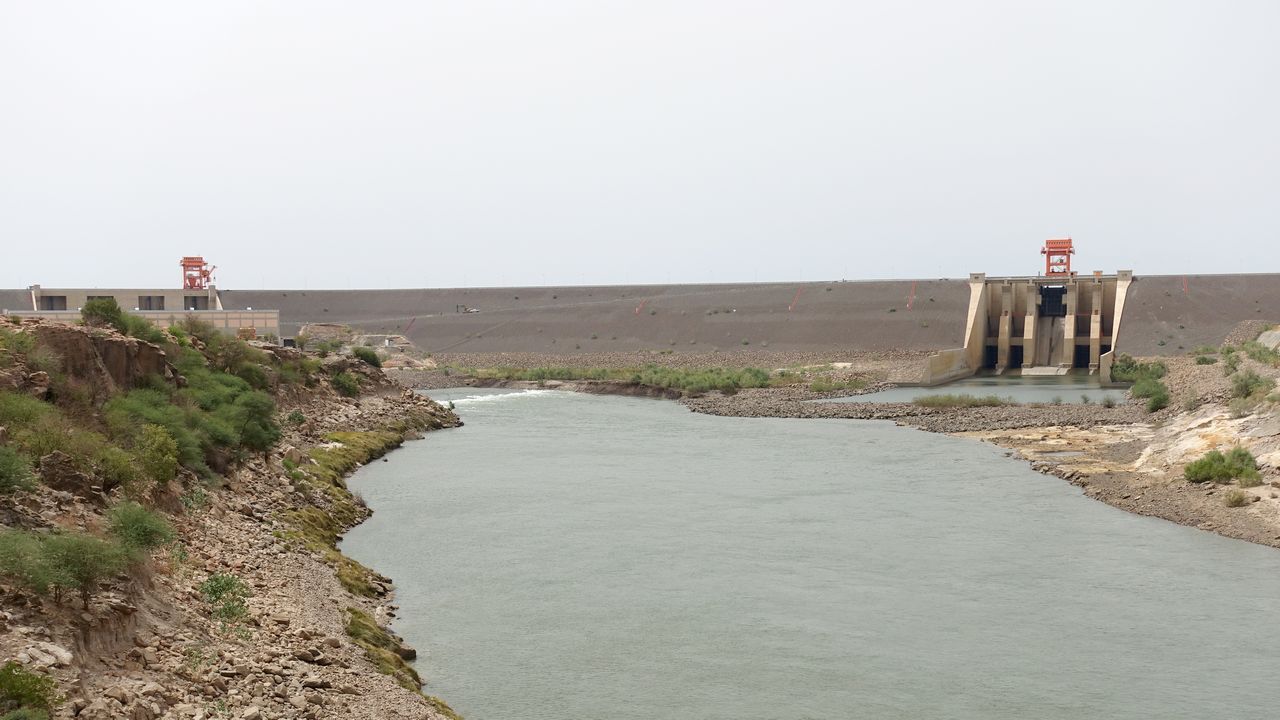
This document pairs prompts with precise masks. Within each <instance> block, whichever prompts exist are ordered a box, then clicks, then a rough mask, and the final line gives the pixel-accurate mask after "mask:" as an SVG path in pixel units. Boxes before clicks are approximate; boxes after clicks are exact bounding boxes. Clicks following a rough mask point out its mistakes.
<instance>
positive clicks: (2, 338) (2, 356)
mask: <svg viewBox="0 0 1280 720" xmlns="http://www.w3.org/2000/svg"><path fill="white" fill-rule="evenodd" d="M35 345H36V339H35V337H34V336H32V335H28V334H27V333H22V332H15V331H13V330H10V329H8V328H0V367H9V366H11V365H13V364H14V363H15V362H16V361H17V360H18V359H19V358H24V357H26V356H27V354H28V353H30V352H31V351H32V350H33V349H35Z"/></svg>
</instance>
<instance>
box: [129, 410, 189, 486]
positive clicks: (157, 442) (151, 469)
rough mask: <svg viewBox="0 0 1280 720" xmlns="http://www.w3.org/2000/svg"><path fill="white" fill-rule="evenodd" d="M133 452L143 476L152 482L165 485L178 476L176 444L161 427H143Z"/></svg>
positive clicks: (148, 425) (152, 424)
mask: <svg viewBox="0 0 1280 720" xmlns="http://www.w3.org/2000/svg"><path fill="white" fill-rule="evenodd" d="M133 451H134V454H135V455H136V456H137V458H138V465H139V467H140V468H141V469H142V472H143V474H144V475H146V477H147V478H148V479H149V480H151V481H152V482H156V483H166V482H169V481H170V480H172V479H173V478H174V477H175V476H176V475H177V474H178V442H177V441H176V440H174V439H173V435H170V434H169V431H168V430H166V429H165V428H164V427H163V426H161V425H156V424H154V423H147V424H145V425H143V426H142V430H141V431H140V432H139V434H138V438H137V440H136V441H135V443H134V448H133Z"/></svg>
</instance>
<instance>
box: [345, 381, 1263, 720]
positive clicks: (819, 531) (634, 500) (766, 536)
mask: <svg viewBox="0 0 1280 720" xmlns="http://www.w3.org/2000/svg"><path fill="white" fill-rule="evenodd" d="M433 396H434V397H437V398H440V399H449V398H455V399H456V403H457V409H458V412H459V413H460V414H461V415H462V417H463V418H464V420H465V421H466V422H467V425H466V427H463V428H460V429H457V430H446V431H442V432H435V433H431V434H429V435H428V436H427V438H426V439H424V440H422V441H418V442H412V443H409V444H407V445H406V446H405V448H404V449H403V450H400V451H397V452H395V453H393V454H392V455H391V456H390V458H389V462H386V463H382V462H379V463H374V464H372V465H370V466H368V467H366V468H364V469H362V470H361V471H360V472H358V473H357V475H356V476H355V477H354V478H353V479H352V482H351V485H352V488H353V489H355V490H357V491H359V492H360V493H362V494H363V495H364V497H365V498H366V500H367V501H368V502H369V504H370V505H371V506H372V507H373V508H374V509H375V511H376V514H375V515H374V516H373V518H372V519H371V520H370V521H369V522H366V523H365V524H364V525H362V526H360V527H359V528H357V529H355V530H353V531H352V532H351V533H350V534H349V535H348V537H347V539H346V541H345V542H344V544H343V549H344V550H345V551H346V552H347V553H349V554H350V555H352V556H353V557H355V558H356V559H358V560H360V561H361V562H364V563H366V564H368V565H371V566H372V567H374V568H377V569H378V570H380V571H382V572H384V573H386V574H388V575H390V576H392V577H394V578H395V580H396V583H397V586H398V588H399V590H398V596H397V602H398V603H399V604H400V605H401V606H402V611H401V613H400V614H401V616H402V618H401V619H400V620H398V621H397V622H396V623H395V626H394V627H395V629H396V630H397V631H398V632H400V633H401V634H402V635H404V637H405V638H406V639H407V640H408V641H409V642H410V643H412V644H413V645H415V646H416V647H417V648H418V650H419V651H420V653H421V658H420V660H419V661H418V663H417V666H418V669H419V670H420V671H421V672H422V675H423V677H424V678H426V679H427V682H428V691H429V692H431V693H433V694H437V695H440V696H441V697H443V698H445V699H446V700H448V701H449V702H450V703H451V704H452V705H453V706H454V708H455V709H456V710H458V711H459V712H460V713H461V714H463V715H464V716H466V717H467V718H468V720H517V719H519V720H536V719H542V718H546V719H551V718H556V719H557V720H597V719H599V720H629V719H631V718H637V719H638V718H646V719H647V718H690V719H697V720H702V719H721V718H723V719H724V720H729V719H733V720H738V719H740V718H759V719H767V718H787V719H788V720H794V719H801V718H869V719H897V718H901V719H903V720H907V719H910V720H920V719H932V718H939V719H942V718H948V719H955V718H973V719H975V720H979V719H980V720H992V719H1000V718H1018V719H1044V718H1064V719H1065V718H1070V719H1071V720H1080V719H1087V718H1161V719H1169V718H1195V719H1196V720H1204V719H1206V718H1230V719H1233V720H1243V719H1246V718H1275V717H1277V716H1278V714H1280V685H1278V684H1277V681H1276V679H1275V677H1274V669H1275V663H1276V661H1277V659H1280V625H1278V624H1277V623H1276V622H1274V618H1275V614H1276V612H1277V611H1278V610H1280V552H1277V551H1276V550H1274V549H1270V548H1264V547H1260V546H1256V545H1250V544H1247V543H1244V542H1240V541H1235V540H1227V539H1224V538H1221V537H1218V536H1215V535H1212V534H1209V533H1205V532H1201V531H1197V530H1193V529H1189V528H1184V527H1180V526H1177V525H1174V524H1171V523H1167V522H1163V521H1160V520H1154V519H1150V518H1143V517H1138V516H1135V515H1130V514H1127V513H1124V512H1121V511H1119V510H1115V509H1113V508H1111V507H1108V506H1106V505H1103V504H1101V503H1098V502H1096V501H1092V500H1088V499H1086V498H1084V497H1082V496H1081V495H1080V492H1079V490H1078V489H1077V488H1074V487H1072V486H1071V485H1069V484H1067V483H1065V482H1063V481H1062V480H1059V479H1057V478H1052V477H1046V476H1043V475H1040V474H1038V473H1034V472H1032V471H1031V470H1029V469H1028V468H1027V466H1026V464H1025V463H1022V462H1017V461H1014V460H1011V459H1008V458H1005V457H1003V455H1002V452H1001V451H1000V450H998V449H996V448H993V447H991V446H987V445H983V444H980V443H977V442H973V441H969V440H961V439H956V438H949V437H945V436H939V435H932V434H927V433H923V432H917V431H913V430H906V429H901V428H897V427H894V426H892V425H889V424H883V423H873V422H857V421H841V420H775V419H740V418H719V417H710V416H704V415H695V414H692V413H689V412H688V411H686V410H685V409H683V408H682V407H680V406H679V405H677V404H675V403H670V402H662V401H655V400H636V399H624V398H615V397H598V396H590V395H577V394H571V393H559V392H554V391H526V392H514V393H513V392H504V391H482V390H464V391H455V392H437V393H433ZM464 398H469V399H464Z"/></svg>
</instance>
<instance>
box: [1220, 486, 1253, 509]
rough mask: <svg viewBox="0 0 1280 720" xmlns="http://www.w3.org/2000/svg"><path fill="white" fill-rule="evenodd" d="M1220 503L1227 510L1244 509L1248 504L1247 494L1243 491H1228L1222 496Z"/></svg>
mask: <svg viewBox="0 0 1280 720" xmlns="http://www.w3.org/2000/svg"><path fill="white" fill-rule="evenodd" d="M1222 502H1223V503H1224V504H1226V506H1227V507H1229V508H1237V507H1244V506H1245V505H1248V504H1249V494H1248V493H1246V492H1244V491H1243V490H1228V491H1227V492H1226V494H1224V495H1223V496H1222Z"/></svg>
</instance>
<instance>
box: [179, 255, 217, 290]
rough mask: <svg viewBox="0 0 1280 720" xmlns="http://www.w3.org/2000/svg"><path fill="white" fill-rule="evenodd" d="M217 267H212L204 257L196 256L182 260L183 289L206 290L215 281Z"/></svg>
mask: <svg viewBox="0 0 1280 720" xmlns="http://www.w3.org/2000/svg"><path fill="white" fill-rule="evenodd" d="M216 269H217V267H216V266H210V265H209V263H207V262H205V261H204V257H202V256H199V255H195V256H187V257H184V258H182V289H183V290H205V289H207V288H208V287H209V283H210V281H211V280H212V279H213V271H214V270H216Z"/></svg>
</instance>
